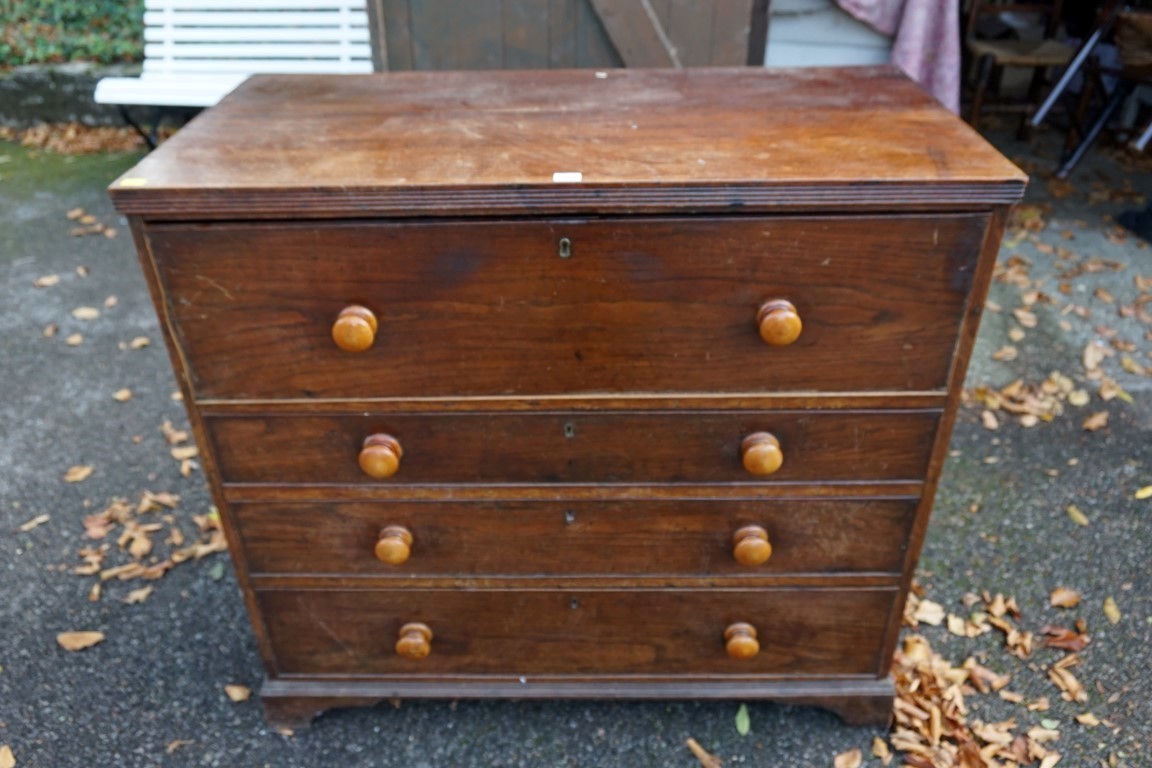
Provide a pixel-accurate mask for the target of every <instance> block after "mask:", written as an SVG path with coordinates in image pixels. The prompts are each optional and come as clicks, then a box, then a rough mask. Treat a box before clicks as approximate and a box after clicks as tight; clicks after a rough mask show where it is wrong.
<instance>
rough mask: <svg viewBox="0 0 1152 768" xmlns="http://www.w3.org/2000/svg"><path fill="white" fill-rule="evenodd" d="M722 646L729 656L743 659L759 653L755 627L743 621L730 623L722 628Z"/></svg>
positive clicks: (739, 659) (738, 659)
mask: <svg viewBox="0 0 1152 768" xmlns="http://www.w3.org/2000/svg"><path fill="white" fill-rule="evenodd" d="M724 647H725V648H726V649H727V650H728V656H729V658H733V659H736V660H737V661H745V660H747V659H751V658H754V657H755V656H756V654H758V653H760V641H759V640H757V639H756V627H754V626H752V625H751V624H745V623H744V622H742V621H741V622H738V623H736V624H732V625H730V626H729V627H728V629H726V630H724Z"/></svg>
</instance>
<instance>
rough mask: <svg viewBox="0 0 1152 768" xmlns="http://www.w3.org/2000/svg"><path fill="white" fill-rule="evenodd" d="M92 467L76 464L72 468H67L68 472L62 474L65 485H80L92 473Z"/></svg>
mask: <svg viewBox="0 0 1152 768" xmlns="http://www.w3.org/2000/svg"><path fill="white" fill-rule="evenodd" d="M93 469H94V468H93V467H92V466H91V465H89V464H77V465H76V466H74V467H69V468H68V471H67V472H65V473H64V482H66V483H80V482H83V481H84V480H87V479H88V477H89V476H90V475H91V474H92V472H93Z"/></svg>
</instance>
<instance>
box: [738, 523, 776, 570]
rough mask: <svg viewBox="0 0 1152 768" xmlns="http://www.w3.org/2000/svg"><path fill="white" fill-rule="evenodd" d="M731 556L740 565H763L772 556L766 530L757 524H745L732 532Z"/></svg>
mask: <svg viewBox="0 0 1152 768" xmlns="http://www.w3.org/2000/svg"><path fill="white" fill-rule="evenodd" d="M732 557H734V558H736V562H738V563H740V564H741V565H764V563H766V562H768V558H770V557H772V545H771V544H770V543H769V542H768V531H766V530H764V529H763V528H761V527H760V526H758V525H746V526H744V527H743V528H741V529H740V530H738V531H736V533H734V534H732Z"/></svg>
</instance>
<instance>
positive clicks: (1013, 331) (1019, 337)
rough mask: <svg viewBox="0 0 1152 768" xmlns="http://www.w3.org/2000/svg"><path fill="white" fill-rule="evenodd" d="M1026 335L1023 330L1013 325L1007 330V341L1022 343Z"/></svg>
mask: <svg viewBox="0 0 1152 768" xmlns="http://www.w3.org/2000/svg"><path fill="white" fill-rule="evenodd" d="M1026 335H1027V334H1026V333H1024V329H1023V328H1019V327H1017V326H1015V325H1014V326H1012V327H1011V328H1009V329H1008V340H1009V341H1015V342H1021V341H1024V337H1025V336H1026Z"/></svg>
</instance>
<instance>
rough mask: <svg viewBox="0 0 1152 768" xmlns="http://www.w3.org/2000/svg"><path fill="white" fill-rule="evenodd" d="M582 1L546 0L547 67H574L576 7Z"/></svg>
mask: <svg viewBox="0 0 1152 768" xmlns="http://www.w3.org/2000/svg"><path fill="white" fill-rule="evenodd" d="M578 2H579V3H583V2H584V0H548V66H550V67H552V68H553V69H569V68H571V67H575V66H576V15H577V10H576V6H577V4H578Z"/></svg>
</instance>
